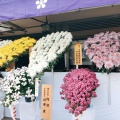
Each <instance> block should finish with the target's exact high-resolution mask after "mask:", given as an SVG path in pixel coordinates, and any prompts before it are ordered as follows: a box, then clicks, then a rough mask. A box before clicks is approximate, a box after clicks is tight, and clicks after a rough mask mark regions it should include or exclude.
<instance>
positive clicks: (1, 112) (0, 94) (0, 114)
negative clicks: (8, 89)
mask: <svg viewBox="0 0 120 120" xmlns="http://www.w3.org/2000/svg"><path fill="white" fill-rule="evenodd" d="M4 96H5V93H4V92H3V91H1V90H0V103H1V101H2V99H3V98H4ZM3 117H4V107H3V106H2V105H0V120H1V119H2V118H3Z"/></svg>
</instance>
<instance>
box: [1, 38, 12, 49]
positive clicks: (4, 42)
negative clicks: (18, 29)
mask: <svg viewBox="0 0 120 120" xmlns="http://www.w3.org/2000/svg"><path fill="white" fill-rule="evenodd" d="M10 42H12V40H2V41H0V48H1V47H3V46H5V45H7V44H9V43H10Z"/></svg>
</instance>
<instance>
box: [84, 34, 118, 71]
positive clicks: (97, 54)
mask: <svg viewBox="0 0 120 120" xmlns="http://www.w3.org/2000/svg"><path fill="white" fill-rule="evenodd" d="M119 38H120V33H116V32H111V33H109V32H106V33H100V34H96V35H95V36H94V38H88V40H87V41H86V42H85V44H84V49H85V51H86V55H88V57H89V59H90V60H91V61H92V62H93V63H95V64H96V67H97V68H99V69H103V68H105V69H106V70H111V69H112V68H115V67H118V66H120V41H119V40H120V39H119Z"/></svg>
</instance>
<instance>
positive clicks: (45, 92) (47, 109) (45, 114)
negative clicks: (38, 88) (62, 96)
mask: <svg viewBox="0 0 120 120" xmlns="http://www.w3.org/2000/svg"><path fill="white" fill-rule="evenodd" d="M41 103H42V105H41V118H42V119H43V120H51V114H52V113H51V110H52V86H51V85H46V84H43V85H42V102H41Z"/></svg>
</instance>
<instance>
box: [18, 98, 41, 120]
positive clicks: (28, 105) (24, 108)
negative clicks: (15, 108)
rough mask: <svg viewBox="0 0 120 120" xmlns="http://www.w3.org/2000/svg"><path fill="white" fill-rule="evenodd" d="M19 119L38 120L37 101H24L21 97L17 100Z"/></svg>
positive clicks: (38, 108)
mask: <svg viewBox="0 0 120 120" xmlns="http://www.w3.org/2000/svg"><path fill="white" fill-rule="evenodd" d="M19 112H20V120H40V107H39V101H38V100H37V101H35V102H25V98H24V97H23V98H22V99H21V100H20V101H19Z"/></svg>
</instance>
